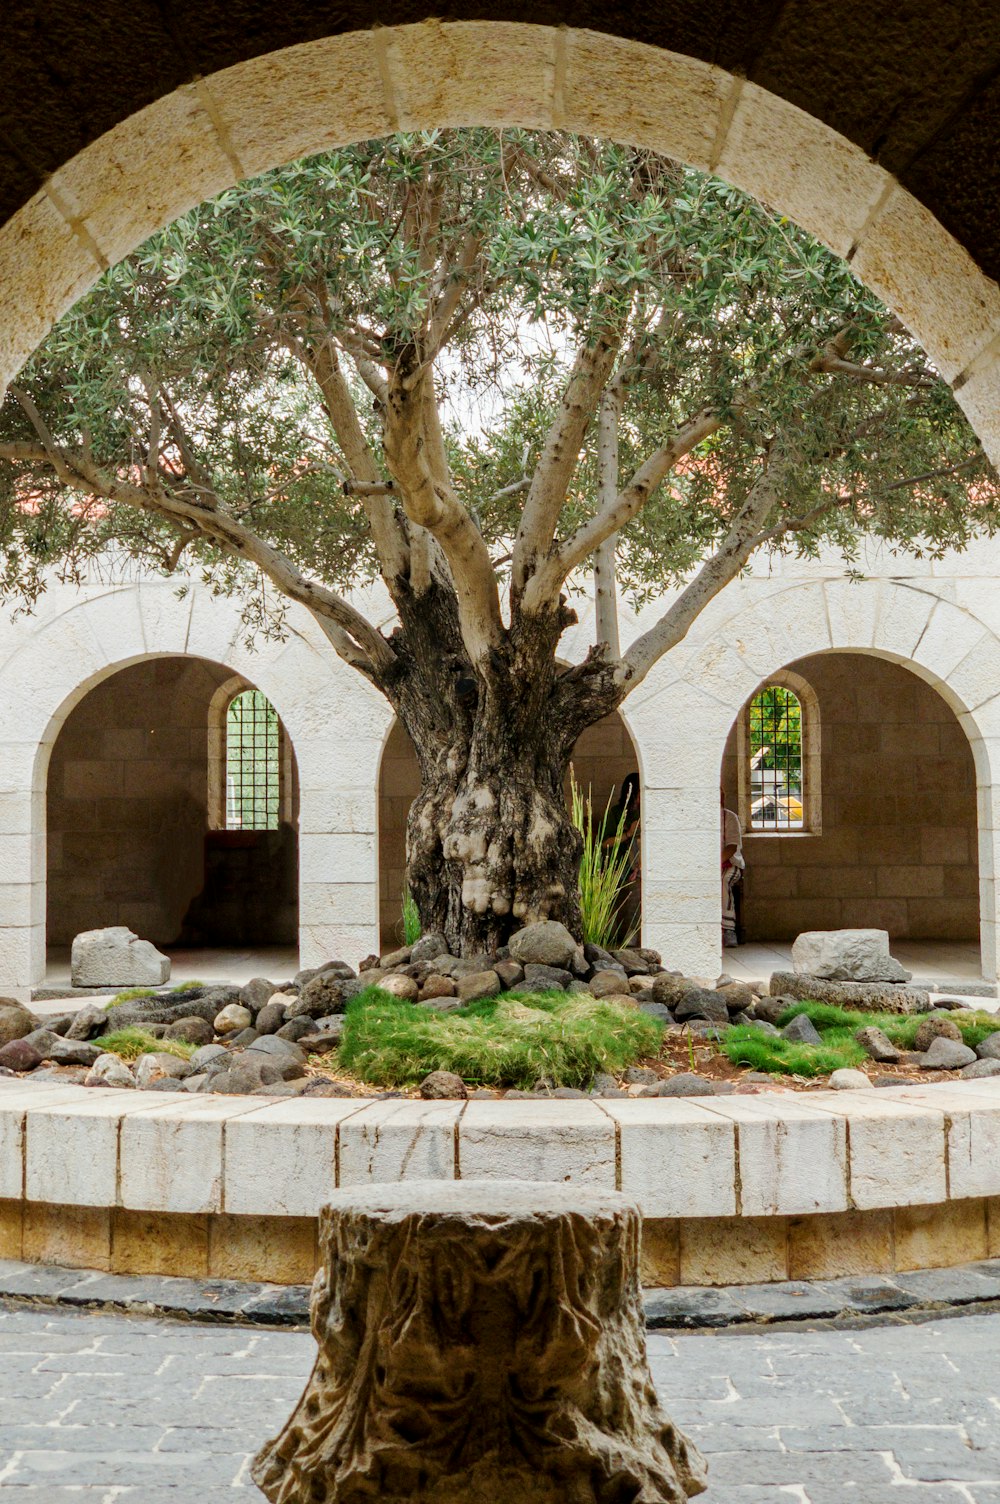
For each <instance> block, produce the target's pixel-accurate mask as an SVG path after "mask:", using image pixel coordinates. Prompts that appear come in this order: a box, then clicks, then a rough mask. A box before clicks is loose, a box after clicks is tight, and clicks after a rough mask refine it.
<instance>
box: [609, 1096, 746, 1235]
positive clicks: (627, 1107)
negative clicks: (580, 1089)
mask: <svg viewBox="0 0 1000 1504" xmlns="http://www.w3.org/2000/svg"><path fill="white" fill-rule="evenodd" d="M600 1105H601V1110H602V1111H603V1112H606V1113H607V1115H608V1117H609V1118H611V1119H612V1121H613V1122H614V1123H616V1124H617V1128H618V1143H619V1151H618V1158H619V1165H620V1176H621V1179H620V1185H619V1189H620V1190H622V1191H623V1192H624V1193H625V1195H626V1196H631V1197H633V1198H634V1199H635V1200H636V1201H637V1202H638V1204H639V1209H640V1211H641V1212H642V1214H643V1216H644V1217H647V1218H649V1217H653V1218H663V1217H725V1216H733V1215H734V1214H735V1213H736V1211H737V1209H738V1208H737V1205H736V1133H735V1130H734V1129H733V1127H732V1126H731V1124H730V1123H728V1122H725V1121H723V1119H722V1118H720V1117H719V1116H718V1115H717V1114H713V1113H712V1112H710V1111H707V1110H706V1109H705V1108H704V1107H703V1106H701V1105H700V1103H694V1102H690V1103H689V1102H684V1101H682V1100H680V1099H669V1098H660V1097H657V1098H655V1099H652V1098H651V1099H648V1100H632V1101H625V1100H623V1101H615V1100H613V1099H610V1100H607V1101H602V1102H601V1104H600Z"/></svg>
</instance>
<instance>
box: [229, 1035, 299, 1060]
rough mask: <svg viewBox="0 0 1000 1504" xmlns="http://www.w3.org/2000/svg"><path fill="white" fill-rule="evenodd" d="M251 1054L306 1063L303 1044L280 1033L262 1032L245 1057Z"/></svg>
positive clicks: (247, 1050)
mask: <svg viewBox="0 0 1000 1504" xmlns="http://www.w3.org/2000/svg"><path fill="white" fill-rule="evenodd" d="M249 1055H263V1056H265V1057H267V1058H269V1059H271V1060H295V1061H297V1062H298V1064H299V1065H305V1063H306V1052H305V1050H304V1049H303V1048H302V1046H301V1045H300V1044H298V1043H297V1042H296V1041H295V1040H294V1039H283V1038H282V1037H281V1035H280V1034H262V1035H261V1037H260V1038H259V1039H255V1040H254V1042H253V1044H251V1045H249V1046H248V1047H247V1049H246V1050H245V1051H244V1054H243V1058H244V1059H245V1058H246V1057H247V1056H249Z"/></svg>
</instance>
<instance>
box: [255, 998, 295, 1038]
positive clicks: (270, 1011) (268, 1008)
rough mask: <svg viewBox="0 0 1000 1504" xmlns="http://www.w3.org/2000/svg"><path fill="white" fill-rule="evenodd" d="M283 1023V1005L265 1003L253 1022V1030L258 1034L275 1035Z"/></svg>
mask: <svg viewBox="0 0 1000 1504" xmlns="http://www.w3.org/2000/svg"><path fill="white" fill-rule="evenodd" d="M297 1001H298V999H296V1002H297ZM284 1022H285V1005H284V1003H265V1004H264V1006H263V1008H261V1010H260V1012H259V1013H258V1014H257V1017H256V1019H255V1020H254V1028H255V1029H256V1030H257V1033H258V1034H277V1032H278V1030H279V1029H280V1028H281V1026H282V1024H283V1023H284Z"/></svg>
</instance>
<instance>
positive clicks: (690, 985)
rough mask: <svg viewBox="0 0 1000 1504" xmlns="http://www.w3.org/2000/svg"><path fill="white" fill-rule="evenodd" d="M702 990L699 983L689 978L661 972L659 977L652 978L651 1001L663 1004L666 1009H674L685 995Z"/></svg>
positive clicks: (670, 972)
mask: <svg viewBox="0 0 1000 1504" xmlns="http://www.w3.org/2000/svg"><path fill="white" fill-rule="evenodd" d="M703 990H704V989H703V988H702V987H701V985H700V983H698V982H692V980H691V979H690V977H682V976H678V975H677V974H676V973H675V972H672V971H661V972H660V974H659V976H655V977H654V978H653V1001H654V1002H656V1003H663V1004H664V1005H665V1006H666V1007H668V1008H674V1007H676V1005H677V1004H678V1003H679V1002H680V1000H681V998H682V997H683V996H684V995H685V994H686V993H688V992H702V991H703Z"/></svg>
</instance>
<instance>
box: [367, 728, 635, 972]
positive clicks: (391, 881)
mask: <svg viewBox="0 0 1000 1504" xmlns="http://www.w3.org/2000/svg"><path fill="white" fill-rule="evenodd" d="M572 766H573V776H574V777H575V779H576V782H577V786H578V787H579V788H580V789H581V790H582V791H583V793H584V794H587V792H588V791H589V793H590V799H591V806H592V808H593V810H594V813H595V815H596V816H598V817H599V816H600V815H601V814H603V812H604V809H605V807H606V806H607V803H608V800H609V798H612V797H616V796H617V793H618V792H619V791H620V789H621V786H622V784H623V782H624V781H625V779H626V778H627V777H628V776H629V774H630V773H637V772H638V768H639V761H638V755H637V753H636V749H635V746H634V744H633V742H632V738H631V736H630V735H629V731H628V727H627V726H626V725H625V722H624V720H623V719H622V717H621V716H620V715H619V714H618V713H617V712H615V713H614V714H613V715H609V716H605V717H604V719H603V720H601V721H598V722H597V723H596V724H595V725H593V726H589V727H588V728H587V730H586V731H585V732H584V733H583V735H582V736H581V737H580V738H579V740H578V741H577V744H576V747H575V748H574V750H573V763H572ZM419 789H420V773H419V770H418V768H417V758H416V753H415V752H414V750H413V744H412V742H411V741H410V738H409V737H408V736H407V734H406V731H405V730H404V729H403V726H402V723H401V722H400V721H394V722H393V725H392V729H391V730H390V732H389V735H388V737H387V738H386V743H385V748H384V750H383V753H382V760H381V763H380V764H379V775H378V874H379V931H380V935H381V944H382V949H383V950H391V949H393V948H394V947H395V946H397V945H401V944H402V905H403V888H404V884H405V881H406V817H407V815H408V813H409V809H410V805H411V804H412V803H413V800H414V798H415V797H416V795H417V793H418V792H419ZM567 793H568V790H567Z"/></svg>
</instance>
